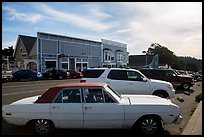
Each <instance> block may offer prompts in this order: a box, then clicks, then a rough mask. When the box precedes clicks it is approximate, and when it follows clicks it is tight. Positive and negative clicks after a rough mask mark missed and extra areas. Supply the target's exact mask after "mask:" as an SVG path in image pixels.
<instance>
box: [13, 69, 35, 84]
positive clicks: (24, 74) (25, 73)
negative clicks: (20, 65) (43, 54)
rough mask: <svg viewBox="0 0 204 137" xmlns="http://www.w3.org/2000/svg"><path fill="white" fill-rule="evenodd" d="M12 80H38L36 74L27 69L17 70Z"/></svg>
mask: <svg viewBox="0 0 204 137" xmlns="http://www.w3.org/2000/svg"><path fill="white" fill-rule="evenodd" d="M12 75H13V80H18V81H19V80H28V81H31V80H38V77H37V72H34V71H32V70H29V69H23V70H18V71H16V72H14V73H13V74H12Z"/></svg>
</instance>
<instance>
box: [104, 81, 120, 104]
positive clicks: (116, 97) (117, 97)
mask: <svg viewBox="0 0 204 137" xmlns="http://www.w3.org/2000/svg"><path fill="white" fill-rule="evenodd" d="M105 89H106V91H108V92H109V93H110V94H111V95H113V97H114V98H115V99H117V100H118V101H119V100H121V99H122V96H121V95H120V94H119V93H118V92H116V91H114V90H113V89H112V88H111V87H110V86H108V85H107V86H106V87H105Z"/></svg>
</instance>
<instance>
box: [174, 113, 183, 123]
mask: <svg viewBox="0 0 204 137" xmlns="http://www.w3.org/2000/svg"><path fill="white" fill-rule="evenodd" d="M182 120H183V117H182V116H181V115H178V116H177V117H176V119H175V120H174V122H173V123H174V124H180V123H181V121H182Z"/></svg>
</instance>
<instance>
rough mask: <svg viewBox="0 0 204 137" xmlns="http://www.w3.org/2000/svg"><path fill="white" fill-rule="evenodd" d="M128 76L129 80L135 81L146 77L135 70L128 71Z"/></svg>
mask: <svg viewBox="0 0 204 137" xmlns="http://www.w3.org/2000/svg"><path fill="white" fill-rule="evenodd" d="M127 77H128V80H134V81H142V80H143V78H144V77H143V76H142V75H141V74H139V73H138V72H135V71H127Z"/></svg>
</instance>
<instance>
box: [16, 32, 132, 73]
mask: <svg viewBox="0 0 204 137" xmlns="http://www.w3.org/2000/svg"><path fill="white" fill-rule="evenodd" d="M14 58H15V64H16V67H17V68H18V69H21V68H28V69H32V70H35V71H39V72H45V71H47V70H50V69H53V68H56V69H61V70H76V71H83V70H84V69H86V68H88V67H127V63H128V52H127V44H124V43H120V42H115V41H111V40H105V39H102V40H101V42H98V41H93V40H87V39H81V38H74V37H68V36H62V35H57V34H50V33H44V32H38V33H37V37H31V36H24V35H19V36H18V40H17V42H16V46H15V49H14Z"/></svg>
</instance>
